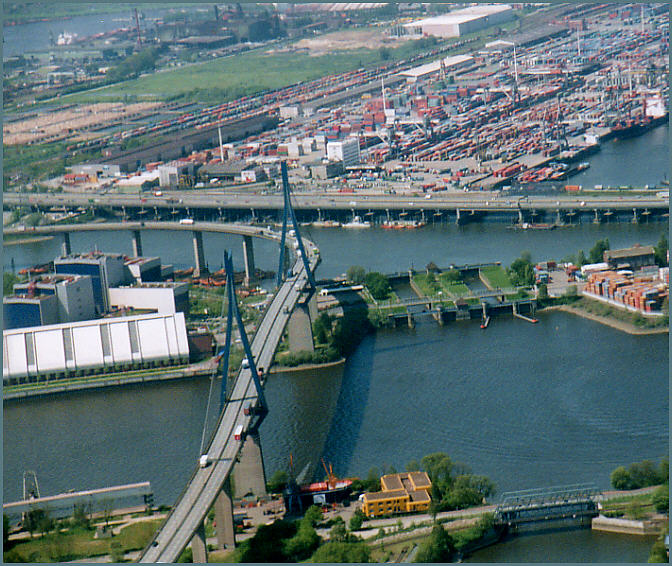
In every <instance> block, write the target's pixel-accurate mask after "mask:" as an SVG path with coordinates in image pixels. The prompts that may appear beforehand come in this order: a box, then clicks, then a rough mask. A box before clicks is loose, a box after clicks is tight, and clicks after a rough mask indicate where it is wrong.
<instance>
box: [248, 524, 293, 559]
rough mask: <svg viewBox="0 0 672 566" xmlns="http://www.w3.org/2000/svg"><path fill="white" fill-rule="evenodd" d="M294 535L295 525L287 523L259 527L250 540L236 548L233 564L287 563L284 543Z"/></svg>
mask: <svg viewBox="0 0 672 566" xmlns="http://www.w3.org/2000/svg"><path fill="white" fill-rule="evenodd" d="M296 533H297V525H296V524H295V523H291V522H289V521H275V522H274V523H271V524H270V525H261V526H260V527H259V528H258V529H257V532H256V534H255V535H254V536H253V537H252V538H251V539H248V540H246V541H243V542H242V544H241V545H240V547H238V549H237V550H236V554H235V562H287V555H286V554H285V551H284V543H285V541H286V540H287V539H290V538H291V537H294V536H295V535H296Z"/></svg>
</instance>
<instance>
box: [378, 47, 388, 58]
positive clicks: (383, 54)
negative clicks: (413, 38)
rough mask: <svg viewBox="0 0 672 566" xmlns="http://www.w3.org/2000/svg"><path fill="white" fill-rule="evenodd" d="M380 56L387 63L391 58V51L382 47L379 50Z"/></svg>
mask: <svg viewBox="0 0 672 566" xmlns="http://www.w3.org/2000/svg"><path fill="white" fill-rule="evenodd" d="M378 55H380V58H381V59H382V60H383V61H387V60H388V59H389V58H390V50H389V49H388V48H387V47H381V48H380V49H379V50H378Z"/></svg>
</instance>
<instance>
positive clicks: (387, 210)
mask: <svg viewBox="0 0 672 566" xmlns="http://www.w3.org/2000/svg"><path fill="white" fill-rule="evenodd" d="M385 214H387V221H388V223H389V222H390V209H389V208H386V209H385Z"/></svg>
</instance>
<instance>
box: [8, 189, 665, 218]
mask: <svg viewBox="0 0 672 566" xmlns="http://www.w3.org/2000/svg"><path fill="white" fill-rule="evenodd" d="M428 195H429V198H428ZM428 195H422V194H420V195H403V196H402V195H381V194H376V195H373V194H361V193H358V194H342V193H336V192H334V193H324V192H320V193H311V192H300V193H294V194H293V195H292V198H293V202H294V209H295V210H296V213H297V215H298V216H299V219H300V220H301V221H312V220H320V219H325V218H333V219H347V218H350V217H352V216H353V215H358V216H362V217H364V218H367V219H371V220H374V221H377V220H380V221H384V220H386V219H387V220H391V219H396V218H409V219H411V218H412V219H417V220H425V221H427V222H430V221H432V220H433V219H436V218H441V219H442V221H446V220H448V221H454V222H456V223H458V224H462V223H464V222H469V221H472V220H478V219H484V218H488V217H494V218H497V217H498V218H500V219H508V220H509V221H511V222H518V223H523V222H554V223H556V224H563V223H566V222H569V223H573V222H576V221H579V220H580V219H581V220H588V221H592V222H604V221H609V219H610V218H611V219H619V220H627V221H632V222H640V221H645V220H646V219H648V218H654V217H662V216H664V215H666V214H668V211H669V197H668V198H660V197H658V196H656V195H655V193H652V194H651V195H637V196H620V195H618V196H616V195H599V196H595V195H589V196H588V195H585V196H584V195H581V196H577V195H571V196H570V195H560V196H556V195H554V196H547V195H539V196H529V197H519V196H504V195H502V194H501V193H491V192H470V193H459V192H454V193H446V192H442V193H428ZM3 202H4V206H5V208H11V207H14V206H24V207H30V208H32V209H35V210H47V209H48V208H51V207H56V208H65V209H66V210H67V209H70V210H74V209H77V208H86V209H92V210H94V211H96V210H107V211H108V212H109V211H112V212H113V213H114V214H117V215H120V216H122V217H124V218H134V219H142V218H151V217H152V215H154V218H157V219H158V218H162V217H165V216H169V217H170V216H171V215H172V216H173V217H175V216H177V215H181V216H182V217H189V218H195V219H199V220H200V219H203V220H205V219H209V220H215V219H216V220H219V221H223V220H243V219H247V220H249V219H252V220H261V221H272V220H273V219H275V218H277V217H278V216H279V214H280V213H281V212H282V210H283V198H282V195H281V194H266V195H264V194H253V193H250V192H248V193H244V192H241V191H237V192H235V193H233V192H225V191H214V190H205V191H200V192H197V191H190V192H184V191H175V192H164V193H163V194H162V195H161V196H153V195H151V194H147V195H142V196H139V195H118V194H105V195H89V194H72V193H60V194H35V195H28V194H25V193H23V194H19V193H6V194H5V195H4V201H3ZM269 219H270V220H269Z"/></svg>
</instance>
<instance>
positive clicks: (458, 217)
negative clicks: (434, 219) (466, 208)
mask: <svg viewBox="0 0 672 566" xmlns="http://www.w3.org/2000/svg"><path fill="white" fill-rule="evenodd" d="M455 215H456V217H455V224H461V216H460V209H459V208H456V209H455Z"/></svg>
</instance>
